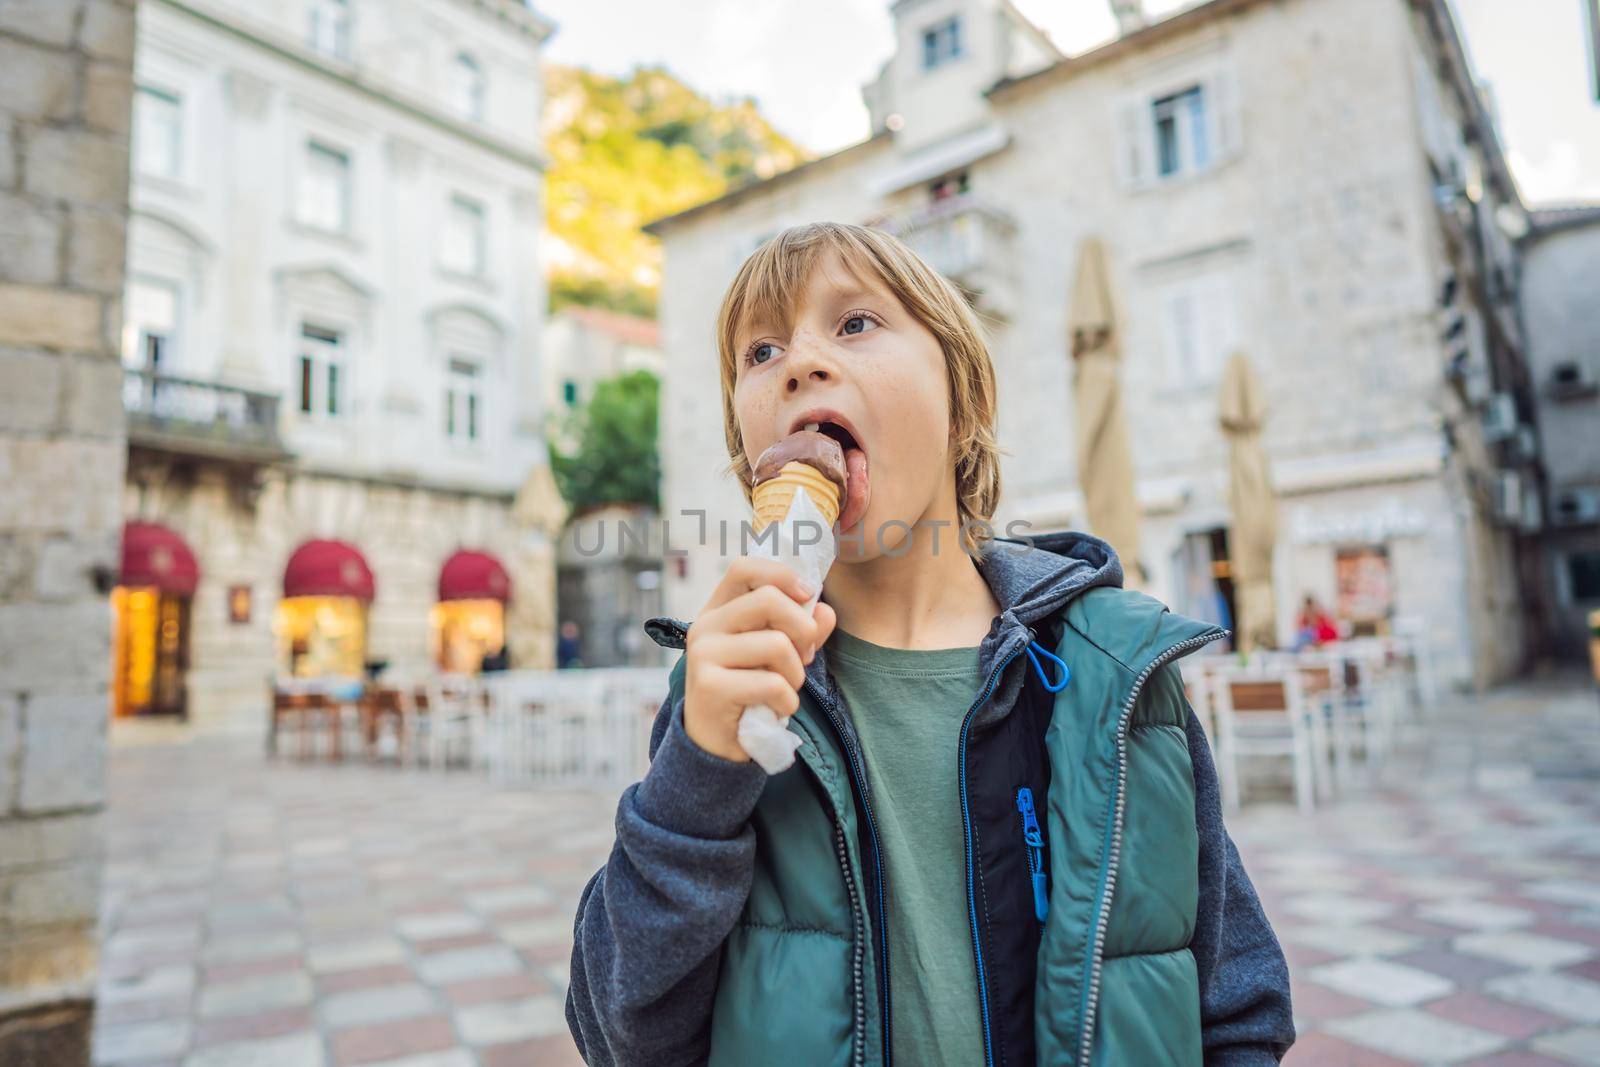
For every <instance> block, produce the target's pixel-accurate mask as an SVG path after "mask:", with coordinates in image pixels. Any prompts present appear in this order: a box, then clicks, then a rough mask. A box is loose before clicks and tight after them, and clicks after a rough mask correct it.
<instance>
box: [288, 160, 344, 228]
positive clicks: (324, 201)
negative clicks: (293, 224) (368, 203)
mask: <svg viewBox="0 0 1600 1067" xmlns="http://www.w3.org/2000/svg"><path fill="white" fill-rule="evenodd" d="M300 221H301V222H304V223H305V224H306V225H308V226H315V227H317V228H318V229H321V230H328V231H329V232H331V233H344V232H345V231H346V230H348V229H349V228H350V157H349V156H347V155H345V154H344V153H343V152H341V151H339V150H338V149H336V148H329V147H328V146H327V145H322V144H318V143H317V142H316V141H308V142H306V158H305V169H304V171H303V172H302V173H301V175H300Z"/></svg>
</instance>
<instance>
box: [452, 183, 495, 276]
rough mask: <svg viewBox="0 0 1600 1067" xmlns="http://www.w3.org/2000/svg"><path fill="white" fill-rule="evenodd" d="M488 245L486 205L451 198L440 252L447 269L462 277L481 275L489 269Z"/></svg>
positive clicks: (460, 197)
mask: <svg viewBox="0 0 1600 1067" xmlns="http://www.w3.org/2000/svg"><path fill="white" fill-rule="evenodd" d="M487 245H488V233H487V227H486V225H485V219H484V209H483V204H481V203H480V202H478V201H476V200H473V199H472V198H471V197H467V196H460V195H456V196H452V197H451V198H450V204H449V207H448V209H447V211H446V213H445V225H444V244H443V246H442V248H441V249H440V256H441V259H442V261H443V263H444V266H445V267H446V268H448V269H449V270H453V271H458V272H459V273H461V274H471V275H475V276H476V275H479V274H482V273H483V272H484V270H485V267H486V264H485V260H486V259H487V255H486V252H487Z"/></svg>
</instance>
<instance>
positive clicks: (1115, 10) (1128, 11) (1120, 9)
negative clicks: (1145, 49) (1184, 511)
mask: <svg viewBox="0 0 1600 1067" xmlns="http://www.w3.org/2000/svg"><path fill="white" fill-rule="evenodd" d="M1111 13H1112V14H1113V15H1115V16H1116V18H1117V36H1118V37H1126V36H1128V34H1130V33H1133V32H1135V31H1137V30H1142V29H1144V27H1145V22H1146V20H1145V17H1144V2H1143V0H1111Z"/></svg>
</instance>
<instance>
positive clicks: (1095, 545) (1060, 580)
mask: <svg viewBox="0 0 1600 1067" xmlns="http://www.w3.org/2000/svg"><path fill="white" fill-rule="evenodd" d="M978 570H979V571H980V572H981V573H982V574H983V577H984V579H985V580H986V581H987V582H988V583H989V590H990V592H992V593H994V598H995V600H997V601H999V603H1000V612H1001V616H1000V617H1001V619H1004V617H1005V616H1006V615H1007V614H1010V615H1013V616H1015V618H1016V619H1017V621H1019V622H1022V623H1030V622H1035V621H1037V620H1039V619H1042V618H1044V617H1045V616H1047V615H1049V614H1050V613H1051V612H1053V611H1056V610H1057V609H1059V608H1060V607H1062V606H1063V605H1064V604H1066V602H1067V601H1069V600H1071V599H1072V598H1073V597H1075V596H1077V595H1078V594H1079V593H1082V592H1084V591H1085V590H1089V589H1096V588H1099V587H1100V586H1102V585H1109V586H1115V587H1118V588H1120V587H1121V585H1122V561H1121V560H1119V559H1118V558H1117V554H1116V552H1115V551H1114V550H1113V549H1112V547H1111V546H1110V545H1108V544H1106V543H1105V542H1104V541H1102V540H1100V539H1099V538H1098V537H1090V536H1089V535H1088V534H1084V533H1074V532H1071V531H1067V532H1063V533H1049V534H1041V535H1039V536H1038V537H1027V538H1011V537H999V538H995V539H994V540H993V541H991V542H989V544H987V545H986V546H985V552H984V554H983V555H982V556H981V557H980V558H979V560H978ZM996 621H997V622H998V621H1000V620H996Z"/></svg>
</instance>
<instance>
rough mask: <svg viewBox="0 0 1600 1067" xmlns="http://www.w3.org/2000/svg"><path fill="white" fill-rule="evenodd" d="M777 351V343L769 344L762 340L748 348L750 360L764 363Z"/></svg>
mask: <svg viewBox="0 0 1600 1067" xmlns="http://www.w3.org/2000/svg"><path fill="white" fill-rule="evenodd" d="M777 351H778V346H777V345H774V344H769V343H768V342H766V341H763V342H761V343H760V344H758V345H753V346H752V347H751V349H750V362H751V363H765V362H766V361H767V360H769V359H771V358H772V357H773V356H774V355H776V354H777Z"/></svg>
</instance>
